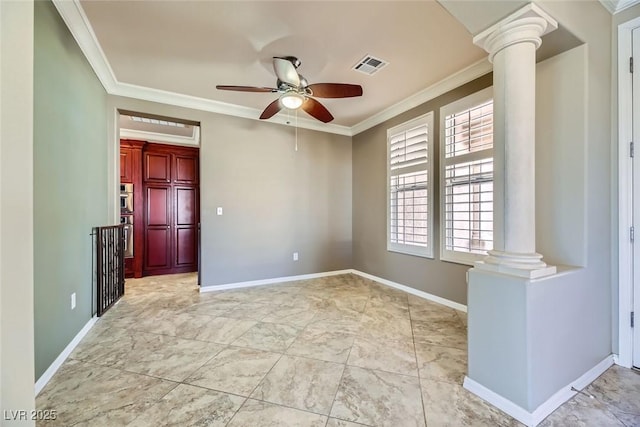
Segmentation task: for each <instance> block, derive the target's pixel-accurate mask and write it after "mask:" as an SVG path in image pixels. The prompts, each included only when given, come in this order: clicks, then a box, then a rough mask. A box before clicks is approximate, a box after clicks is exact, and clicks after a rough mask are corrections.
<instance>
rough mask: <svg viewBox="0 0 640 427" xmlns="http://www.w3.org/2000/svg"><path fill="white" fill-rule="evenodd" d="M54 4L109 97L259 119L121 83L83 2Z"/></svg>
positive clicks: (252, 113) (252, 112) (314, 124)
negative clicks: (121, 97)
mask: <svg viewBox="0 0 640 427" xmlns="http://www.w3.org/2000/svg"><path fill="white" fill-rule="evenodd" d="M53 4H54V5H55V7H56V9H57V10H58V13H59V14H60V16H61V17H62V20H63V21H64V23H65V24H66V25H67V27H68V28H69V31H70V32H71V34H72V35H73V38H74V39H75V40H76V42H77V43H78V45H79V46H80V49H81V50H82V53H83V54H84V56H85V57H86V58H87V61H89V64H90V65H91V68H93V70H94V72H95V73H96V75H97V76H98V79H99V80H100V83H102V86H103V87H104V89H105V90H106V91H107V93H108V94H109V95H118V96H126V97H130V98H137V99H142V100H145V101H152V102H159V103H162V104H169V105H175V106H178V107H185V108H192V109H196V110H202V111H208V112H212V113H219V114H226V115H230V116H237V117H244V118H247V119H253V120H260V119H259V117H260V114H261V113H262V111H261V110H258V109H255V108H249V107H243V106H240V105H234V104H228V103H225V102H220V101H214V100H211V99H205V98H199V97H195V96H190V95H184V94H181V93H175V92H168V91H164V90H159V89H154V88H149V87H145V86H139V85H133V84H129V83H123V82H119V81H118V79H117V78H116V76H115V74H114V72H113V69H112V68H111V65H110V64H109V61H108V60H107V57H106V56H105V54H104V51H103V50H102V47H101V46H100V43H99V42H98V39H97V37H96V35H95V32H94V31H93V28H92V27H91V23H90V22H89V18H87V15H86V14H85V13H84V10H83V9H82V5H81V4H80V1H79V0H53ZM269 122H270V123H277V124H281V125H292V123H291V120H290V119H289V118H288V117H287V116H285V115H278V116H274V117H273V118H271V119H269ZM297 126H298V127H299V128H304V129H310V130H317V131H320V132H328V133H335V134H338V135H346V136H351V128H350V127H347V126H341V125H335V124H325V123H321V122H318V121H317V120H312V119H307V118H304V117H302V118H298V119H297Z"/></svg>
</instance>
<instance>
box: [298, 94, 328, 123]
mask: <svg viewBox="0 0 640 427" xmlns="http://www.w3.org/2000/svg"><path fill="white" fill-rule="evenodd" d="M302 109H303V110H304V111H306V112H307V113H309V114H310V115H311V116H313V117H315V118H316V119H318V120H320V121H321V122H323V123H329V122H330V121H331V120H333V116H332V115H331V113H330V112H329V110H327V109H326V108H325V106H324V105H322V104H320V103H319V102H318V101H316V100H315V99H313V98H307V100H306V101H304V103H303V104H302Z"/></svg>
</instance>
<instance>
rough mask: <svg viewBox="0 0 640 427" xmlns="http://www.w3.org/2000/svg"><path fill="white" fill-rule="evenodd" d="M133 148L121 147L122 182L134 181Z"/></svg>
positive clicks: (129, 182)
mask: <svg viewBox="0 0 640 427" xmlns="http://www.w3.org/2000/svg"><path fill="white" fill-rule="evenodd" d="M132 169H133V149H132V148H129V147H120V183H121V184H131V183H133V171H132Z"/></svg>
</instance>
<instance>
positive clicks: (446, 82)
mask: <svg viewBox="0 0 640 427" xmlns="http://www.w3.org/2000/svg"><path fill="white" fill-rule="evenodd" d="M492 70H493V67H492V65H491V63H490V62H489V60H488V59H487V58H483V59H481V60H480V61H478V62H475V63H473V64H471V65H470V66H468V67H467V68H463V69H462V70H460V71H458V72H456V73H454V74H451V75H450V76H448V77H446V78H445V79H443V80H440V81H439V82H437V83H435V84H433V85H431V86H429V87H427V88H425V89H423V90H421V91H420V92H418V93H415V94H414V95H411V96H410V97H408V98H406V99H404V100H402V101H400V102H398V103H397V104H394V105H392V106H391V107H389V108H386V109H384V110H382V111H380V112H379V113H376V114H374V115H373V116H371V117H369V118H368V119H364V120H363V121H361V122H360V123H358V124H356V125H354V126H353V127H351V133H352V135H357V134H359V133H361V132H364V131H365V130H367V129H370V128H372V127H374V126H376V125H379V124H380V123H383V122H385V121H387V120H389V119H391V118H393V117H396V116H397V115H399V114H402V113H404V112H406V111H409V110H410V109H412V108H415V107H417V106H418V105H422V104H424V103H425V102H427V101H430V100H432V99H434V98H436V97H438V96H440V95H443V94H445V93H447V92H449V91H450V90H453V89H455V88H458V87H460V86H462V85H463V84H465V83H469V82H470V81H472V80H475V79H477V78H478V77H482V76H484V75H485V74H487V73H489V72H491V71H492Z"/></svg>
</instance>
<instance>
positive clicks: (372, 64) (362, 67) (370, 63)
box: [353, 55, 388, 75]
mask: <svg viewBox="0 0 640 427" xmlns="http://www.w3.org/2000/svg"><path fill="white" fill-rule="evenodd" d="M387 64H388V62H387V61H384V60H382V59H380V58H376V57H375V56H371V55H366V56H365V57H364V58H362V60H361V61H360V62H358V63H357V64H356V65H355V66H354V67H353V69H354V70H356V71H360V72H361V73H365V74H368V75H372V74H375V73H377V72H378V70H380V69H381V68H384V67H385V66H386V65H387Z"/></svg>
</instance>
